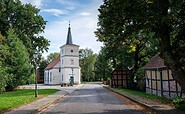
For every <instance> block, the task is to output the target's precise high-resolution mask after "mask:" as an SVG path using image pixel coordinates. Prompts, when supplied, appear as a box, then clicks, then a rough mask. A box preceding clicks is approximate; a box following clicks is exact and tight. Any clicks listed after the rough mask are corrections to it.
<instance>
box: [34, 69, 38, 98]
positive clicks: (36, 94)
mask: <svg viewBox="0 0 185 114" xmlns="http://www.w3.org/2000/svg"><path fill="white" fill-rule="evenodd" d="M35 67H36V68H35V97H37V96H38V89H37V65H35Z"/></svg>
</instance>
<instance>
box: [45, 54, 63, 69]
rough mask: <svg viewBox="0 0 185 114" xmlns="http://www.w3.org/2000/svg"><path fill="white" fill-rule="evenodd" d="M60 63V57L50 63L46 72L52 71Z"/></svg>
mask: <svg viewBox="0 0 185 114" xmlns="http://www.w3.org/2000/svg"><path fill="white" fill-rule="evenodd" d="M58 62H60V55H59V56H58V57H57V58H55V59H54V60H53V61H52V62H51V63H49V64H48V66H47V67H46V68H45V70H50V69H52V68H53V67H54V66H55V65H56V64H57V63H58Z"/></svg>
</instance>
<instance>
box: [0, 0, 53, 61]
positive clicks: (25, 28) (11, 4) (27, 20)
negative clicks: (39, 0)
mask: <svg viewBox="0 0 185 114" xmlns="http://www.w3.org/2000/svg"><path fill="white" fill-rule="evenodd" d="M39 11H40V10H39V9H37V8H36V7H35V6H32V5H31V4H24V5H23V4H22V3H21V1H20V0H0V25H1V26H0V32H1V34H2V35H3V36H5V37H6V38H7V36H8V34H7V31H8V30H9V28H10V27H12V28H13V29H14V30H15V33H16V34H17V37H18V38H19V40H21V41H22V42H23V44H24V46H25V47H26V50H27V51H28V53H29V57H30V59H32V58H33V53H34V51H35V50H36V48H37V49H38V51H41V52H43V51H44V50H47V49H48V46H49V41H48V40H47V39H45V38H44V37H43V36H40V35H39V34H40V33H42V32H43V31H44V29H45V25H46V21H44V19H43V17H42V16H41V15H39Z"/></svg>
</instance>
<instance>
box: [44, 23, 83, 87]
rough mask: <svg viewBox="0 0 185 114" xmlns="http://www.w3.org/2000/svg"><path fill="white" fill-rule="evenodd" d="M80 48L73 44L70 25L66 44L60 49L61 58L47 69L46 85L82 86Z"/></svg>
mask: <svg viewBox="0 0 185 114" xmlns="http://www.w3.org/2000/svg"><path fill="white" fill-rule="evenodd" d="M80 78H81V75H80V67H79V46H78V45H75V44H73V42H72V35H71V28H70V25H69V28H68V34H67V41H66V44H65V45H63V46H61V47H60V56H59V57H57V58H56V59H54V60H53V61H52V62H51V63H50V64H48V66H47V67H46V68H45V74H44V84H62V85H63V84H69V83H70V81H71V82H73V83H74V84H80V80H81V79H80Z"/></svg>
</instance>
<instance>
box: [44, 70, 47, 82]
mask: <svg viewBox="0 0 185 114" xmlns="http://www.w3.org/2000/svg"><path fill="white" fill-rule="evenodd" d="M46 79H47V73H46V72H44V80H45V81H47V80H46Z"/></svg>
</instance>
